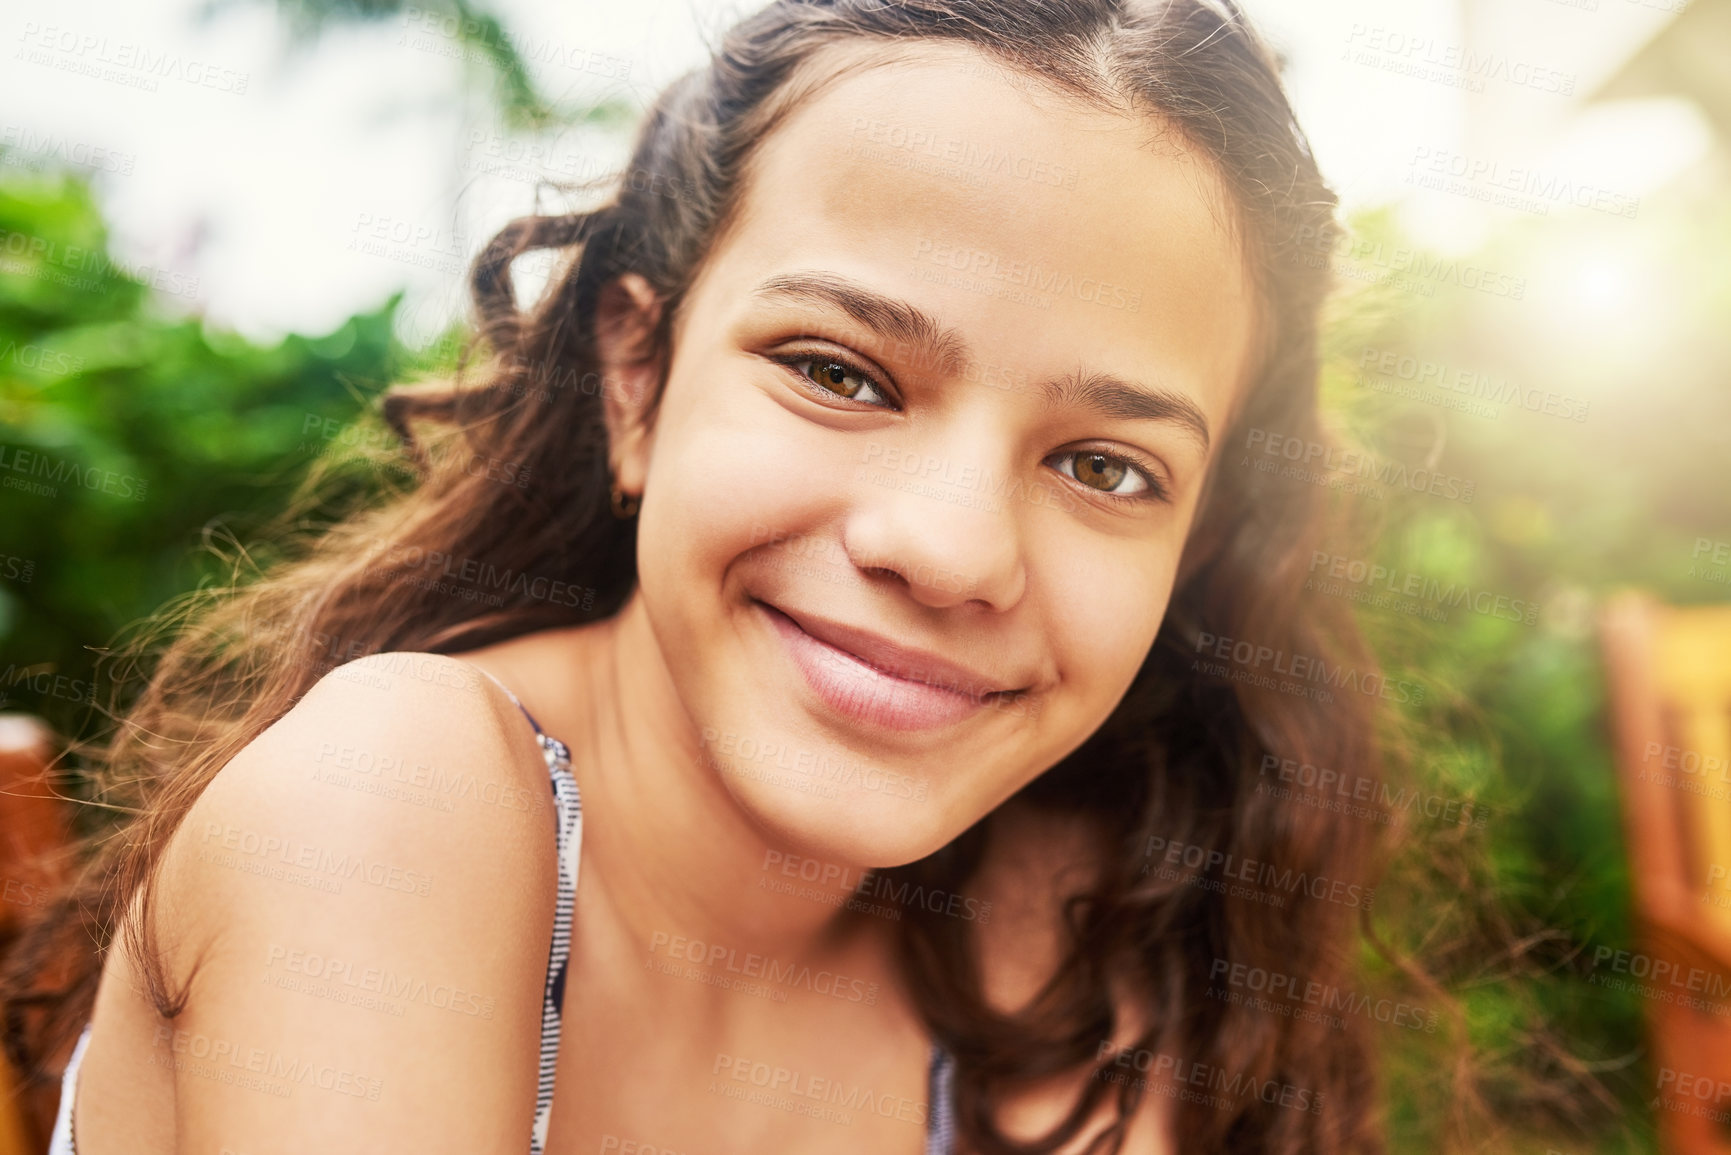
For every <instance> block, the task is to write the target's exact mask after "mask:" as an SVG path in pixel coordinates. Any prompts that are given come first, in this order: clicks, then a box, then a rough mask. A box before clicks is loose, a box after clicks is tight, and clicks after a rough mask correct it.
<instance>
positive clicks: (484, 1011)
mask: <svg viewBox="0 0 1731 1155" xmlns="http://www.w3.org/2000/svg"><path fill="white" fill-rule="evenodd" d="M404 658H414V659H417V661H415V662H411V663H404V662H402V661H401V659H404ZM392 659H398V661H397V662H396V663H395V664H393V661H392ZM503 702H504V699H503V697H502V695H500V694H499V692H498V691H497V689H495V688H493V687H492V686H491V684H490V683H489V682H487V681H486V680H485V679H481V678H479V677H478V676H477V675H476V674H475V672H474V670H473V668H472V667H467V666H465V665H464V664H463V663H460V662H456V661H455V660H454V659H447V658H437V657H433V656H430V655H389V654H387V655H375V656H374V657H372V658H369V659H362V660H361V661H358V662H353V663H350V664H349V665H347V666H344V667H341V668H339V669H338V670H335V671H333V672H332V673H331V674H329V675H327V676H326V677H325V678H324V679H323V680H321V681H320V682H319V683H318V685H317V686H315V687H314V688H313V689H312V690H311V691H309V692H308V694H307V695H306V696H305V697H304V698H303V699H302V700H301V702H300V703H299V704H298V705H297V706H296V707H295V708H294V709H293V710H291V711H290V712H289V713H288V714H287V715H285V716H284V717H283V718H282V719H281V720H280V721H279V722H278V723H277V724H276V725H274V726H272V727H271V728H270V729H269V730H267V731H266V732H265V733H263V734H261V735H260V736H259V737H258V738H257V739H255V740H254V741H253V742H252V743H251V744H250V745H248V746H247V747H246V748H245V749H244V750H243V751H242V752H241V753H240V754H239V755H238V756H236V757H235V758H234V760H233V761H231V762H230V763H229V764H228V765H227V766H226V767H224V769H223V770H222V771H221V772H220V773H219V774H218V775H217V776H216V778H215V779H214V780H213V781H212V782H211V784H210V785H209V787H208V788H207V789H206V790H205V792H204V794H203V795H202V796H201V797H200V798H199V800H198V801H197V802H196V803H195V804H194V805H193V806H192V808H191V810H190V811H189V813H188V814H187V817H186V819H185V820H184V822H183V823H182V824H181V826H180V827H179V829H178V830H177V831H176V833H175V835H174V837H173V839H172V840H171V841H170V844H169V846H168V848H167V850H166V851H165V854H164V859H163V864H162V874H161V876H160V883H159V887H158V891H157V895H158V903H157V909H156V911H155V913H154V916H153V917H154V919H155V926H156V928H157V930H158V935H159V942H160V943H161V949H162V953H163V961H164V964H165V966H166V968H167V972H168V975H169V976H170V979H171V981H172V982H174V983H176V984H179V983H184V982H189V983H190V986H189V988H188V989H189V995H188V999H187V1002H186V1005H185V1009H184V1010H183V1011H182V1012H181V1013H180V1014H179V1015H178V1016H177V1017H176V1018H174V1019H173V1020H168V1021H163V1022H161V1023H160V1025H159V1027H158V1029H157V1031H156V1032H155V1037H154V1039H153V1041H152V1046H151V1048H150V1054H149V1056H148V1059H147V1061H148V1062H150V1063H152V1064H157V1065H163V1064H166V1065H169V1066H171V1067H172V1069H173V1070H174V1072H175V1080H174V1082H175V1088H176V1089H175V1115H176V1120H177V1128H178V1132H179V1141H178V1149H179V1150H181V1151H200V1152H203V1151H211V1152H214V1151H219V1150H222V1149H224V1148H227V1149H230V1150H236V1151H245V1152H247V1153H248V1155H270V1153H272V1152H282V1153H283V1155H288V1153H290V1152H294V1153H299V1152H304V1151H308V1150H332V1151H335V1150H353V1151H362V1150H378V1151H442V1150H449V1151H462V1152H501V1153H503V1152H510V1153H512V1155H520V1152H521V1151H522V1150H524V1148H525V1146H526V1145H527V1143H528V1139H529V1131H530V1127H531V1124H532V1120H533V1115H534V1106H535V1079H536V1071H537V1058H538V1045H539V1039H540V1022H541V1000H540V995H541V988H542V981H543V976H544V972H545V968H546V962H547V953H548V946H549V943H550V941H551V936H552V917H553V905H554V897H555V885H556V884H555V869H556V867H555V862H554V858H555V844H554V836H553V830H552V825H553V824H552V821H551V819H550V816H549V806H550V800H549V791H548V789H547V782H546V773H545V769H544V768H540V769H539V778H540V781H539V784H538V788H537V785H536V783H535V781H534V775H535V772H536V769H537V768H538V767H540V766H541V763H540V759H539V758H534V759H533V762H530V761H528V759H529V758H530V757H531V755H529V754H528V753H527V752H526V750H525V745H528V746H530V747H532V745H533V738H532V736H529V735H531V732H530V731H529V730H528V727H527V724H526V723H524V722H523V721H522V720H521V718H520V717H517V718H513V717H511V716H510V715H509V714H507V713H506V712H505V709H504V708H502V706H501V703H503ZM512 713H514V711H512Z"/></svg>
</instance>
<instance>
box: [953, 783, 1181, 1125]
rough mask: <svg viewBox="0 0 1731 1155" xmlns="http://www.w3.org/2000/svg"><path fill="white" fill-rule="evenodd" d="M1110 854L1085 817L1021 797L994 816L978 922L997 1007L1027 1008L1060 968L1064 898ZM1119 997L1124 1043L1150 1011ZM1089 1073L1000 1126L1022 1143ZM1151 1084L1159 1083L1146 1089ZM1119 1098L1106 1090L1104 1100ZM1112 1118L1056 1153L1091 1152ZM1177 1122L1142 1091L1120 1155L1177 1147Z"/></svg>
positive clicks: (1039, 1096) (1158, 1099)
mask: <svg viewBox="0 0 1731 1155" xmlns="http://www.w3.org/2000/svg"><path fill="white" fill-rule="evenodd" d="M1104 853H1106V844H1105V840H1104V839H1103V838H1102V837H1101V832H1100V831H1099V830H1098V829H1097V828H1096V827H1095V825H1094V824H1093V823H1092V822H1090V821H1089V820H1088V819H1086V818H1085V817H1083V816H1080V815H1073V814H1064V813H1058V812H1054V811H1047V810H1040V809H1037V808H1035V807H1033V806H1031V805H1028V804H1026V803H1021V802H1010V803H1006V804H1005V805H1004V807H1003V808H1002V809H1000V811H999V812H998V813H997V814H996V815H995V816H994V818H993V830H992V841H991V844H990V846H989V848H988V850H987V852H986V857H985V860H984V861H983V863H982V864H981V867H980V871H979V873H978V874H977V875H976V876H975V880H974V883H973V886H974V887H975V888H977V890H978V892H979V893H978V895H977V897H978V898H980V899H981V900H982V901H986V902H990V903H991V904H992V907H991V911H992V914H991V918H990V919H989V920H988V921H987V922H985V923H984V924H982V925H980V926H979V927H978V933H979V935H980V943H981V952H980V957H981V960H982V964H981V965H982V980H983V982H984V984H985V990H986V995H987V998H988V999H989V1000H990V1001H991V1002H992V1003H993V1005H995V1006H997V1007H998V1008H999V1009H1001V1010H1004V1011H1011V1010H1015V1009H1019V1008H1021V1007H1023V1006H1026V1005H1027V1004H1028V1002H1029V1001H1030V1000H1032V999H1033V998H1034V996H1035V995H1036V994H1037V993H1038V991H1039V990H1040V988H1041V986H1042V985H1043V984H1044V983H1045V982H1046V981H1047V980H1048V979H1049V978H1050V977H1051V976H1052V974H1053V973H1054V972H1055V971H1056V970H1057V968H1058V967H1059V966H1060V965H1061V963H1062V961H1063V953H1064V948H1065V944H1066V936H1065V933H1064V929H1063V917H1064V915H1063V911H1064V903H1065V901H1066V900H1067V899H1069V898H1070V897H1071V896H1073V895H1077V894H1081V893H1084V892H1086V891H1087V890H1088V889H1089V888H1090V887H1091V885H1092V884H1093V882H1094V880H1095V879H1096V878H1097V877H1098V873H1099V870H1100V868H1101V866H1102V858H1101V856H1102V854H1104ZM1116 997H1117V1006H1118V1028H1117V1030H1116V1032H1115V1034H1114V1038H1113V1039H1112V1040H1110V1042H1111V1043H1112V1044H1113V1045H1114V1046H1116V1047H1121V1048H1127V1047H1130V1046H1131V1045H1132V1044H1133V1042H1134V1040H1135V1039H1136V1038H1137V1036H1138V1035H1139V1034H1140V1033H1141V1031H1142V1030H1143V1029H1145V1027H1146V1026H1147V1025H1148V1024H1149V1022H1150V1021H1151V1015H1150V1012H1149V1009H1148V1008H1147V1007H1145V1006H1142V1005H1140V1003H1139V1002H1138V1001H1137V1000H1136V999H1135V998H1134V997H1133V996H1132V995H1131V994H1130V993H1129V992H1126V991H1123V990H1120V991H1118V992H1117V993H1116ZM1102 1042H1106V1040H1102ZM1131 1073H1132V1075H1134V1074H1135V1071H1134V1070H1132V1072H1131ZM1085 1079H1086V1076H1082V1075H1072V1076H1065V1077H1063V1078H1060V1079H1054V1080H1051V1081H1050V1082H1048V1083H1047V1084H1044V1085H1042V1086H1039V1087H1035V1088H1031V1089H1029V1090H1028V1092H1027V1093H1025V1094H1023V1095H1021V1096H1019V1097H1018V1098H1016V1099H1015V1100H1014V1101H1012V1102H1009V1103H1005V1104H1002V1105H1001V1107H1000V1110H999V1123H1000V1125H1001V1126H1003V1127H1004V1128H1005V1129H1006V1131H1007V1133H1008V1134H1009V1135H1011V1136H1012V1137H1014V1138H1017V1139H1020V1140H1023V1141H1026V1140H1030V1139H1033V1138H1035V1137H1036V1136H1039V1135H1042V1134H1045V1133H1046V1132H1047V1131H1049V1130H1050V1129H1051V1128H1052V1127H1053V1126H1054V1125H1056V1124H1057V1122H1058V1121H1059V1120H1061V1119H1062V1118H1063V1117H1064V1116H1065V1114H1067V1113H1068V1111H1069V1109H1070V1107H1071V1106H1072V1105H1073V1104H1074V1103H1075V1100H1076V1096H1077V1095H1078V1094H1079V1093H1080V1092H1081V1090H1082V1088H1083V1084H1084V1082H1085ZM1149 1090H1150V1091H1157V1090H1158V1088H1155V1087H1153V1086H1152V1085H1150V1088H1149ZM1115 1099H1116V1096H1115V1095H1109V1096H1107V1097H1106V1103H1107V1104H1108V1105H1110V1104H1111V1103H1113V1102H1114V1101H1115ZM1111 1118H1112V1116H1111V1115H1109V1114H1108V1113H1107V1111H1106V1110H1105V1109H1102V1110H1101V1111H1100V1113H1099V1114H1098V1115H1097V1117H1096V1121H1095V1124H1094V1126H1092V1127H1090V1128H1085V1129H1084V1130H1083V1132H1082V1134H1081V1136H1080V1137H1078V1139H1077V1140H1075V1141H1074V1142H1073V1143H1072V1144H1070V1145H1069V1146H1067V1147H1065V1148H1063V1149H1062V1150H1061V1151H1060V1153H1059V1155H1070V1153H1071V1152H1081V1151H1085V1150H1087V1147H1088V1141H1089V1140H1090V1139H1092V1138H1093V1137H1094V1136H1095V1135H1096V1134H1098V1132H1099V1131H1100V1130H1101V1129H1103V1128H1104V1127H1105V1126H1107V1125H1108V1124H1109V1122H1110V1120H1111ZM1171 1123H1172V1120H1171V1113H1170V1102H1169V1100H1168V1099H1166V1098H1165V1097H1163V1096H1162V1095H1160V1094H1158V1093H1150V1094H1145V1095H1144V1097H1143V1100H1142V1106H1141V1107H1140V1108H1139V1109H1138V1111H1137V1113H1136V1115H1135V1117H1134V1118H1133V1120H1132V1122H1131V1125H1130V1129H1129V1132H1128V1133H1127V1135H1126V1136H1125V1141H1124V1145H1123V1147H1122V1148H1121V1150H1122V1151H1123V1152H1124V1155H1169V1153H1171V1152H1176V1151H1177V1150H1178V1148H1177V1145H1176V1144H1175V1143H1174V1141H1173V1138H1172V1134H1171Z"/></svg>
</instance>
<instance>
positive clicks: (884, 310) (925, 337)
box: [756, 273, 973, 376]
mask: <svg viewBox="0 0 1731 1155" xmlns="http://www.w3.org/2000/svg"><path fill="white" fill-rule="evenodd" d="M756 295H757V296H759V297H763V298H766V299H769V300H774V299H776V298H781V299H784V300H795V301H811V302H815V303H817V304H820V305H829V306H831V307H833V308H837V309H840V310H841V311H842V312H844V313H846V314H847V315H848V316H850V317H852V318H853V319H854V320H856V321H858V322H859V323H860V324H862V325H864V326H865V327H866V328H868V329H870V330H871V331H872V332H874V333H876V334H877V335H878V336H880V337H882V338H884V339H886V340H890V341H899V342H901V343H902V344H904V345H911V346H913V349H914V351H915V352H916V353H918V354H919V355H920V357H921V358H922V359H923V360H924V361H926V362H927V363H928V364H935V365H937V366H938V367H939V368H940V369H942V370H943V372H945V373H947V374H949V375H951V376H956V375H959V374H960V373H961V372H962V371H963V370H965V369H966V368H967V367H968V365H969V364H971V363H972V360H973V357H972V354H970V353H969V351H968V343H967V341H966V340H964V339H963V337H962V335H961V334H960V333H958V332H956V331H955V330H954V329H949V328H946V327H944V326H943V325H940V324H939V323H938V322H937V320H936V319H934V318H933V317H932V315H931V314H930V313H926V312H924V311H922V310H920V309H917V308H915V307H914V306H912V305H910V304H908V303H907V302H906V301H898V300H896V299H895V298H894V297H886V296H885V295H884V294H882V293H879V292H876V291H874V290H872V289H868V288H866V287H865V286H864V285H859V284H855V283H854V282H852V281H849V280H846V279H844V278H842V277H837V276H833V275H831V274H828V273H788V274H785V275H783V276H779V277H771V278H770V279H769V280H767V281H765V282H764V283H763V284H761V285H759V286H758V287H757V293H756Z"/></svg>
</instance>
